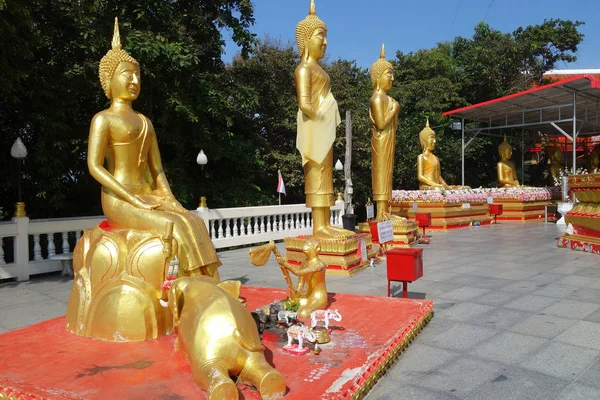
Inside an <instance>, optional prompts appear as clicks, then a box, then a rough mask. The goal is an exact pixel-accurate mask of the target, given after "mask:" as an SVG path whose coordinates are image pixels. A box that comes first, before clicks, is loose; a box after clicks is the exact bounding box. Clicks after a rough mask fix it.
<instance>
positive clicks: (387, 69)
mask: <svg viewBox="0 0 600 400" xmlns="http://www.w3.org/2000/svg"><path fill="white" fill-rule="evenodd" d="M371 82H372V84H373V95H372V96H371V101H370V108H369V116H370V118H371V122H372V123H373V136H372V137H371V155H372V162H373V167H372V170H371V180H372V183H373V200H375V202H376V203H377V215H376V218H377V220H378V221H381V220H383V219H384V218H385V217H386V214H388V213H389V202H390V200H391V198H392V178H393V175H394V153H395V150H396V129H397V128H398V114H399V113H400V105H399V104H398V102H397V101H396V100H394V99H393V98H391V97H390V96H388V94H387V92H388V91H389V90H390V89H391V88H392V82H394V67H393V66H392V64H391V63H390V62H389V61H387V60H386V59H385V47H384V45H383V44H382V45H381V52H380V54H379V60H377V61H375V63H373V65H371Z"/></svg>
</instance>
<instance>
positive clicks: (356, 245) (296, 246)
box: [285, 233, 377, 276]
mask: <svg viewBox="0 0 600 400" xmlns="http://www.w3.org/2000/svg"><path fill="white" fill-rule="evenodd" d="M311 238H312V236H308V235H307V236H297V237H287V238H285V248H286V250H287V253H286V257H287V259H288V262H290V263H291V264H296V265H300V264H302V262H304V260H306V256H305V255H304V253H303V251H302V249H303V247H304V243H305V242H306V241H307V240H309V239H311ZM317 240H318V241H319V244H320V246H321V252H320V253H319V259H320V260H321V261H323V262H324V263H325V264H326V265H327V274H329V275H342V276H351V275H354V274H356V273H358V272H360V271H362V270H363V269H365V268H368V267H369V265H370V261H369V260H370V259H371V258H375V257H377V251H376V250H375V249H373V243H372V238H371V235H370V234H368V233H359V234H357V235H355V236H351V237H348V238H343V239H333V238H332V239H317ZM363 251H364V253H363Z"/></svg>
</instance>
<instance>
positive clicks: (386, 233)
mask: <svg viewBox="0 0 600 400" xmlns="http://www.w3.org/2000/svg"><path fill="white" fill-rule="evenodd" d="M377 235H378V236H379V243H387V242H392V241H394V226H393V225H392V221H390V220H388V221H382V222H378V223H377Z"/></svg>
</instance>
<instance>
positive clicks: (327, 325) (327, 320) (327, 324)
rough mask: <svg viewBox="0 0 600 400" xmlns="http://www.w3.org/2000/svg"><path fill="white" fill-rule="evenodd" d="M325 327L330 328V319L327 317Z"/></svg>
mask: <svg viewBox="0 0 600 400" xmlns="http://www.w3.org/2000/svg"><path fill="white" fill-rule="evenodd" d="M325 329H329V319H328V318H325Z"/></svg>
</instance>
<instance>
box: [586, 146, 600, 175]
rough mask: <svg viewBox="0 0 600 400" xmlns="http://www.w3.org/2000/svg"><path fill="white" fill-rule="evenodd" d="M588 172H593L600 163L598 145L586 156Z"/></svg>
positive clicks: (599, 148)
mask: <svg viewBox="0 0 600 400" xmlns="http://www.w3.org/2000/svg"><path fill="white" fill-rule="evenodd" d="M587 164H588V172H589V173H593V172H594V171H596V170H597V169H598V166H599V165H600V146H596V147H594V149H592V151H591V152H590V154H588V156H587Z"/></svg>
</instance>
